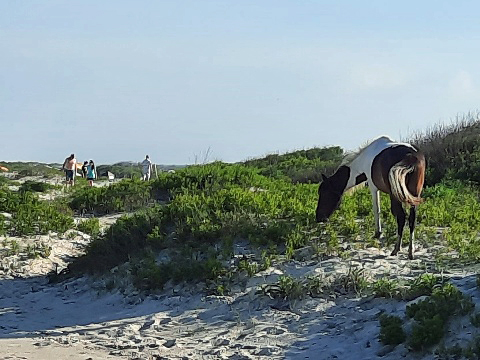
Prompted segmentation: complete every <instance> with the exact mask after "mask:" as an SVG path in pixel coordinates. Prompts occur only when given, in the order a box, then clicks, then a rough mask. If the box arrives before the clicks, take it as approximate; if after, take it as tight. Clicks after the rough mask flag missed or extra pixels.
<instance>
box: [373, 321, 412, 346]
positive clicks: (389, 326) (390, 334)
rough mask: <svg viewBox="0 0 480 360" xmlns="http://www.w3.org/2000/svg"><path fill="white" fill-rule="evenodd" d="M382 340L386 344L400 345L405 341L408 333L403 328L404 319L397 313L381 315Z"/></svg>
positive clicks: (380, 336)
mask: <svg viewBox="0 0 480 360" xmlns="http://www.w3.org/2000/svg"><path fill="white" fill-rule="evenodd" d="M379 320H380V335H379V339H380V341H381V342H382V343H383V344H385V345H398V344H401V343H403V342H404V341H405V339H406V337H407V335H406V334H405V331H404V330H403V327H402V324H403V321H402V319H401V318H399V317H398V316H395V315H387V314H382V315H380V319H379Z"/></svg>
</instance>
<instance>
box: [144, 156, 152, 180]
mask: <svg viewBox="0 0 480 360" xmlns="http://www.w3.org/2000/svg"><path fill="white" fill-rule="evenodd" d="M151 174H152V161H151V160H150V157H149V156H148V155H147V156H145V160H143V161H142V180H144V181H148V180H150V175H151Z"/></svg>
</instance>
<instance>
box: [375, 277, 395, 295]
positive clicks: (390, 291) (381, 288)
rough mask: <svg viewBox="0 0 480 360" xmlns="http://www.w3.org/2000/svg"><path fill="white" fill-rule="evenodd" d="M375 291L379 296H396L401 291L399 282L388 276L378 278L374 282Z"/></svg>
mask: <svg viewBox="0 0 480 360" xmlns="http://www.w3.org/2000/svg"><path fill="white" fill-rule="evenodd" d="M373 293H374V294H375V296H377V297H385V298H393V297H396V296H397V295H398V293H399V285H398V282H396V281H394V280H390V279H388V278H382V279H378V280H377V281H375V282H374V283H373Z"/></svg>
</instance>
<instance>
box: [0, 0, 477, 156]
mask: <svg viewBox="0 0 480 360" xmlns="http://www.w3.org/2000/svg"><path fill="white" fill-rule="evenodd" d="M479 13H480V3H479V2H475V1H461V0H458V1H455V2H453V1H441V0H436V1H433V0H431V1H430V0H425V1H401V2H390V1H383V0H382V1H357V0H354V1H353V0H352V1H341V0H338V1H333V0H332V1H320V0H318V1H307V0H303V1H297V0H291V1H283V0H275V1H273V0H261V1H259V0H242V1H238V0H237V1H233V0H231V1H230V0H223V1H209V0H191V1H185V0H169V1H161V0H158V1H143V0H137V1H134V0H131V1H122V0H115V1H113V0H110V1H108V0H103V1H98V0H64V1H57V0H44V1H38V0H37V1H32V0H22V1H17V0H3V1H1V2H0V129H1V130H0V132H1V135H2V137H1V139H0V161H2V160H3V161H40V162H63V160H64V159H65V157H66V156H68V155H69V154H70V153H72V152H73V153H75V154H76V156H77V158H78V159H79V160H87V159H94V160H95V161H96V163H97V164H102V163H103V164H106V163H115V162H118V161H127V160H131V161H141V160H142V159H143V158H144V157H145V155H146V154H149V155H150V158H151V159H152V161H153V162H155V163H157V164H192V163H201V162H205V161H213V160H221V161H226V162H236V161H241V160H245V159H248V158H253V157H260V156H263V155H266V154H269V153H284V152H287V151H293V150H298V149H307V148H311V147H314V146H331V145H339V146H341V147H343V148H345V149H347V150H348V149H355V148H357V147H358V146H359V145H361V144H363V143H365V142H366V141H367V140H369V139H371V138H374V137H376V136H378V135H382V134H387V135H390V136H392V137H393V138H402V139H403V138H407V137H408V136H409V135H411V134H412V133H414V132H418V131H420V132H422V131H425V130H426V129H428V128H430V127H432V126H434V125H435V124H438V123H447V124H448V123H450V122H451V121H452V120H453V119H455V118H456V117H457V116H462V115H463V114H465V113H468V112H475V111H477V110H478V109H479V104H480V102H479V100H480V66H479V64H480V60H479V58H480V47H479V43H480V42H479V40H480V22H479V21H478V14H479Z"/></svg>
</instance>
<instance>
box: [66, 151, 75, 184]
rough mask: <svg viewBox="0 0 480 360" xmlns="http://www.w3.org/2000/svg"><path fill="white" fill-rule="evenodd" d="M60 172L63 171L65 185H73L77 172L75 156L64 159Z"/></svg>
mask: <svg viewBox="0 0 480 360" xmlns="http://www.w3.org/2000/svg"><path fill="white" fill-rule="evenodd" d="M62 170H65V175H66V180H67V185H68V184H70V185H71V186H73V185H75V173H76V172H77V159H75V154H71V155H70V156H69V157H67V158H66V159H65V161H64V162H63V165H62Z"/></svg>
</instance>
